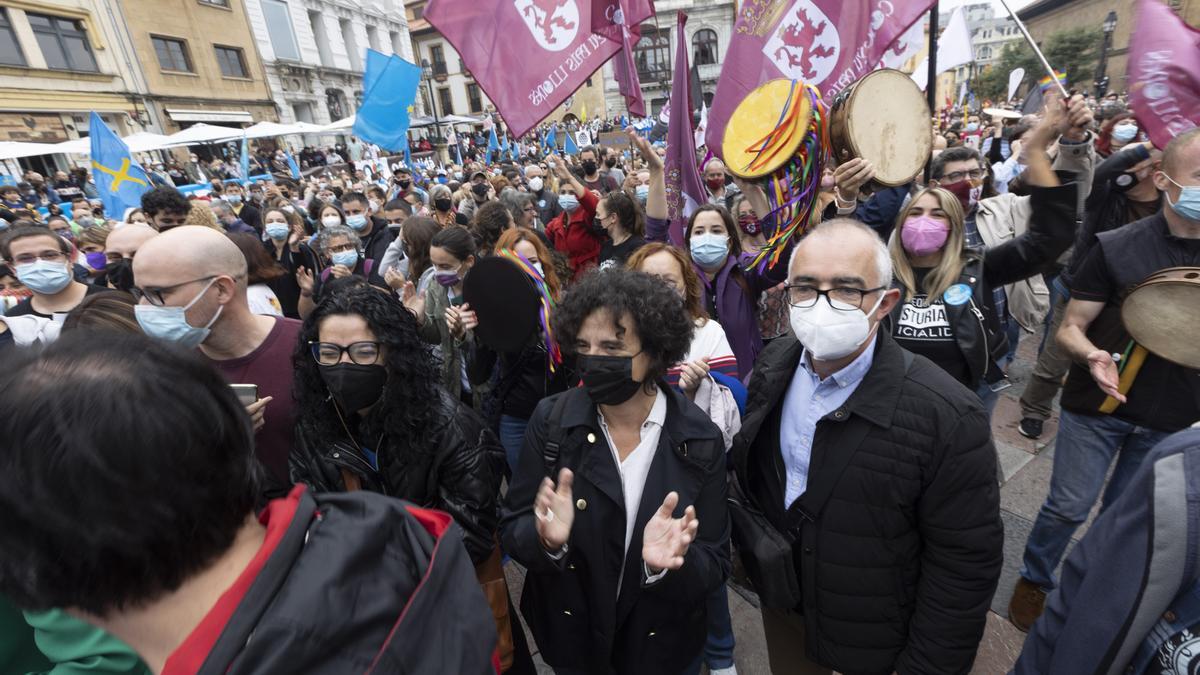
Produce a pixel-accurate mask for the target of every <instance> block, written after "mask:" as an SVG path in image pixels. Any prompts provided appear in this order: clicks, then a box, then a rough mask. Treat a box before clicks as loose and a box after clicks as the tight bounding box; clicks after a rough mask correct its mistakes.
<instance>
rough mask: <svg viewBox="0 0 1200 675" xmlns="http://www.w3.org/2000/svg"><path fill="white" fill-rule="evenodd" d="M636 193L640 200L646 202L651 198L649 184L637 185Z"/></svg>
mask: <svg viewBox="0 0 1200 675" xmlns="http://www.w3.org/2000/svg"><path fill="white" fill-rule="evenodd" d="M634 194H636V195H637V199H638V201H639V202H641V203H643V204H645V203H646V200H647V199H649V198H650V186H649V185H639V186H637V189H636V190H634Z"/></svg>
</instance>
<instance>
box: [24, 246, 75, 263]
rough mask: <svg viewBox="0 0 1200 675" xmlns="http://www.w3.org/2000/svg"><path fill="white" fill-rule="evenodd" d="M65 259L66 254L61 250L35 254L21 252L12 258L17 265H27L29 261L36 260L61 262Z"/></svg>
mask: <svg viewBox="0 0 1200 675" xmlns="http://www.w3.org/2000/svg"><path fill="white" fill-rule="evenodd" d="M66 259H67V255H66V254H65V253H63V252H62V251H49V250H47V251H42V252H41V253H37V254H33V253H22V254H21V255H19V256H17V257H16V258H13V262H14V263H16V264H18V265H28V264H29V263H32V262H37V261H38V260H45V261H46V262H62V261H64V260H66Z"/></svg>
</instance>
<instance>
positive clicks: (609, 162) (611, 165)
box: [604, 159, 617, 169]
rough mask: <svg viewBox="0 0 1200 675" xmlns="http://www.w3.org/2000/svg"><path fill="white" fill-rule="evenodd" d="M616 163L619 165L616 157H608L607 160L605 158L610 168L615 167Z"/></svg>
mask: <svg viewBox="0 0 1200 675" xmlns="http://www.w3.org/2000/svg"><path fill="white" fill-rule="evenodd" d="M616 165H617V160H616V159H606V160H604V166H607V167H608V168H610V169H611V168H613V167H614V166H616Z"/></svg>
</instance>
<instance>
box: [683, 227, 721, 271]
mask: <svg viewBox="0 0 1200 675" xmlns="http://www.w3.org/2000/svg"><path fill="white" fill-rule="evenodd" d="M688 243H689V248H690V250H691V252H692V260H694V261H696V264H697V265H699V266H701V267H716V266H718V265H721V264H723V263H724V262H725V259H726V258H728V257H729V235H727V234H715V233H713V232H706V233H705V234H697V235H696V236H694V237H692V238H691V240H690V241H689V242H688Z"/></svg>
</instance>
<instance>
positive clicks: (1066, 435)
mask: <svg viewBox="0 0 1200 675" xmlns="http://www.w3.org/2000/svg"><path fill="white" fill-rule="evenodd" d="M1153 180H1154V185H1155V187H1157V188H1158V190H1159V191H1161V192H1162V193H1163V196H1164V199H1165V202H1166V204H1165V205H1164V206H1163V208H1162V209H1161V210H1160V211H1159V212H1158V213H1155V214H1153V215H1151V216H1148V217H1145V218H1142V219H1141V220H1137V221H1135V222H1133V223H1130V224H1128V225H1125V226H1123V227H1118V228H1117V229H1114V230H1110V231H1108V232H1101V233H1099V234H1098V235H1096V241H1095V243H1094V244H1093V245H1092V247H1091V250H1089V251H1087V253H1086V255H1085V257H1084V259H1083V261H1082V263H1080V265H1079V267H1078V269H1077V270H1075V271H1074V273H1073V274H1072V275H1071V285H1070V291H1071V300H1070V302H1069V303H1068V305H1067V310H1066V316H1065V317H1064V318H1063V321H1062V327H1061V328H1060V329H1059V331H1058V341H1059V343H1060V344H1061V345H1062V347H1063V348H1064V349H1065V350H1066V352H1067V353H1068V354H1069V355H1070V357H1071V360H1072V361H1073V362H1074V363H1073V365H1072V366H1071V369H1070V372H1069V374H1068V375H1067V383H1066V384H1065V385H1064V386H1063V397H1062V414H1061V415H1060V417H1059V430H1058V437H1057V441H1056V442H1055V448H1054V469H1053V472H1052V473H1051V476H1050V491H1049V494H1047V496H1046V501H1045V503H1044V504H1043V505H1042V507H1041V509H1040V510H1039V511H1038V516H1037V519H1036V520H1035V521H1034V524H1033V530H1032V531H1031V532H1030V533H1029V540H1028V541H1027V542H1026V544H1025V554H1024V561H1023V562H1024V564H1023V566H1022V568H1021V578H1020V579H1019V580H1018V581H1017V587H1016V589H1015V590H1014V591H1013V597H1012V600H1011V601H1010V604H1009V618H1010V619H1011V620H1012V622H1013V624H1014V625H1015V626H1017V628H1019V629H1021V630H1028V629H1029V627H1030V626H1031V625H1032V624H1033V622H1034V621H1035V620H1036V619H1037V617H1038V616H1039V615H1041V613H1042V609H1043V606H1044V603H1045V597H1046V594H1047V593H1048V592H1049V591H1051V590H1053V589H1054V587H1055V582H1054V569H1055V568H1056V567H1057V566H1058V563H1059V561H1060V560H1061V559H1062V556H1063V553H1064V552H1065V551H1066V548H1067V545H1068V544H1069V543H1070V541H1071V537H1072V535H1073V534H1074V533H1075V530H1076V529H1077V528H1078V527H1079V526H1080V525H1081V524H1082V523H1083V522H1084V521H1085V520H1086V519H1087V517H1088V514H1089V513H1090V512H1091V510H1092V507H1093V506H1094V505H1095V502H1096V499H1097V498H1098V497H1100V494H1101V490H1102V489H1103V490H1104V497H1103V501H1102V503H1101V510H1102V511H1103V510H1105V509H1107V508H1108V507H1110V506H1111V505H1112V504H1113V502H1114V501H1116V499H1117V497H1119V496H1120V495H1121V493H1122V491H1123V490H1124V489H1125V487H1126V486H1127V485H1128V484H1129V481H1130V480H1131V478H1132V477H1133V474H1134V473H1135V472H1136V471H1137V469H1138V467H1139V466H1140V465H1141V464H1142V461H1143V459H1144V458H1145V456H1146V454H1147V452H1149V450H1150V449H1151V448H1152V447H1154V445H1156V444H1157V443H1158V442H1159V441H1161V440H1162V439H1164V438H1165V437H1166V436H1167V435H1168V434H1170V433H1172V432H1175V431H1179V430H1180V429H1183V428H1186V427H1188V426H1189V425H1191V424H1194V423H1195V422H1196V420H1200V373H1197V371H1196V370H1194V369H1190V368H1185V367H1183V366H1180V365H1177V364H1173V363H1171V362H1169V361H1166V360H1165V359H1163V358H1161V357H1159V356H1157V355H1155V354H1153V353H1147V354H1146V356H1145V361H1144V362H1143V363H1142V364H1141V368H1140V369H1138V370H1137V371H1136V377H1133V378H1122V377H1121V372H1120V371H1121V370H1122V369H1123V368H1124V367H1125V365H1126V364H1125V363H1122V364H1120V366H1121V367H1119V366H1118V362H1117V360H1116V358H1118V357H1119V358H1121V359H1128V358H1130V356H1132V354H1133V351H1134V350H1133V347H1132V345H1133V342H1132V340H1131V338H1130V337H1129V336H1128V333H1126V331H1125V329H1124V326H1123V324H1122V323H1121V318H1120V309H1121V305H1122V303H1123V302H1124V299H1125V296H1126V294H1127V291H1128V289H1129V288H1131V287H1133V286H1135V285H1136V284H1139V283H1141V282H1142V281H1143V280H1144V279H1146V278H1147V277H1149V276H1150V275H1151V274H1154V273H1155V272H1158V271H1160V270H1163V269H1166V268H1169V267H1178V266H1181V265H1183V266H1192V267H1195V266H1198V265H1200V246H1197V245H1196V244H1197V240H1200V203H1198V202H1200V199H1198V195H1200V130H1194V129H1193V130H1191V131H1187V132H1184V133H1182V134H1179V135H1178V136H1175V137H1174V138H1173V139H1172V140H1171V142H1170V143H1169V144H1168V145H1167V147H1166V148H1164V149H1163V158H1162V164H1161V165H1160V166H1159V167H1158V168H1157V169H1156V170H1155V171H1154V178H1153ZM1163 309H1164V311H1186V310H1184V309H1183V308H1168V307H1164V308H1163ZM1114 355H1115V356H1114ZM1122 379H1125V380H1126V381H1125V382H1121V380H1122ZM1129 380H1131V381H1129ZM1108 398H1112V399H1115V400H1116V402H1117V403H1118V404H1119V405H1117V406H1116V407H1115V409H1112V408H1105V407H1104V405H1105V401H1106V400H1107V399H1108ZM1118 451H1119V452H1118ZM1114 456H1115V457H1116V459H1117V462H1116V467H1115V468H1113V471H1112V477H1111V478H1110V479H1109V480H1108V487H1107V488H1105V487H1104V485H1105V478H1106V476H1107V474H1108V469H1109V466H1110V465H1111V464H1112V461H1113V458H1114Z"/></svg>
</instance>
